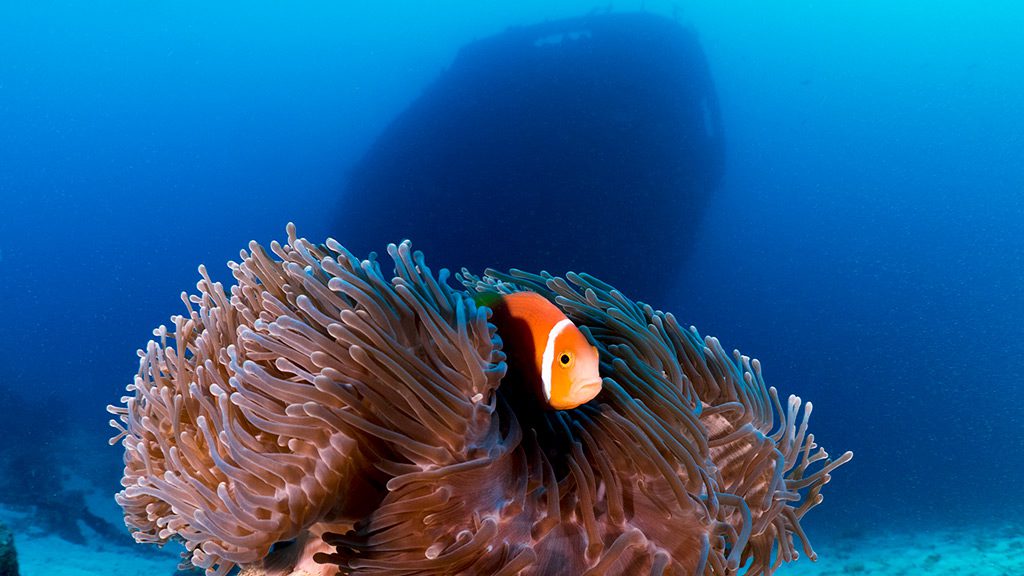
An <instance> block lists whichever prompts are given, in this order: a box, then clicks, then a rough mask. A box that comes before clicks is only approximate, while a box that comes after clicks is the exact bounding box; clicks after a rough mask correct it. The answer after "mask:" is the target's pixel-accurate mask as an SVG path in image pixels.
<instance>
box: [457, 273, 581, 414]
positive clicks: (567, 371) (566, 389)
mask: <svg viewBox="0 0 1024 576" xmlns="http://www.w3.org/2000/svg"><path fill="white" fill-rule="evenodd" d="M474 300H475V301H476V303H477V304H478V305H482V306H487V307H488V308H490V309H491V310H492V311H493V315H492V316H491V322H492V323H493V324H494V325H495V327H497V329H498V335H499V336H501V339H502V342H503V343H504V346H503V350H504V351H505V354H506V356H507V358H508V363H509V371H510V373H515V374H517V375H519V376H520V377H522V378H523V379H525V380H526V381H527V382H528V383H529V384H530V385H531V386H532V388H533V391H534V393H535V394H537V395H538V397H539V398H540V399H542V401H543V403H544V404H545V405H546V406H547V407H549V408H552V409H555V410H569V409H571V408H576V407H577V406H579V405H581V404H584V403H586V402H589V401H590V400H592V399H593V398H594V397H595V396H597V394H598V392H600V391H601V375H600V374H599V372H598V354H597V348H596V347H594V346H593V345H591V344H590V342H588V341H587V338H586V337H585V336H584V335H583V332H580V329H579V328H577V327H576V325H575V324H573V323H572V320H569V319H568V318H567V317H566V316H565V314H564V313H562V311H561V310H559V309H558V307H556V306H555V305H554V304H552V303H551V302H549V301H548V299H547V298H544V297H543V296H541V295H540V294H537V293H536V292H516V293H515V294H496V293H493V292H482V293H478V294H476V295H475V296H474Z"/></svg>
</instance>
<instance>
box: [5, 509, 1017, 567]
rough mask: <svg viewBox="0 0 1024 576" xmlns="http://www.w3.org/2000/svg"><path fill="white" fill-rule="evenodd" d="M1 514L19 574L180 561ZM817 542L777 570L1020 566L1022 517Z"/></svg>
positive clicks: (170, 551) (168, 552)
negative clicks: (813, 557)
mask: <svg viewBox="0 0 1024 576" xmlns="http://www.w3.org/2000/svg"><path fill="white" fill-rule="evenodd" d="M0 521H3V522H6V523H7V524H8V526H10V527H11V528H12V530H14V531H15V545H16V546H17V550H18V561H19V564H20V567H21V576H172V575H174V573H175V571H176V569H177V563H178V560H179V557H178V554H179V550H180V548H178V547H176V546H168V547H167V548H164V549H160V548H157V547H155V546H142V545H133V544H131V543H130V541H129V540H128V539H127V538H126V542H125V543H118V544H114V543H109V542H101V541H97V542H93V543H91V544H90V545H81V544H72V543H69V542H66V541H64V540H61V539H59V538H57V537H55V536H52V535H48V534H45V533H43V532H42V531H41V530H39V529H34V527H33V526H32V524H31V518H30V517H28V516H26V515H25V514H24V513H14V512H9V511H3V510H0ZM83 532H85V533H86V535H87V537H90V538H91V539H92V540H98V538H95V537H94V535H92V534H90V533H89V532H88V531H87V530H83ZM814 545H815V546H814V547H815V551H816V552H817V553H818V557H819V560H818V561H817V562H811V561H809V560H808V559H806V558H801V559H800V560H798V561H796V562H794V563H791V564H787V565H784V566H782V567H781V568H779V570H778V571H777V572H776V576H812V575H815V576H822V575H848V574H863V575H879V576H889V575H894V576H919V575H928V576H944V575H950V576H1007V575H1011V574H1024V523H1004V524H987V525H983V524H979V525H976V526H961V527H956V528H945V529H937V530H914V531H910V530H907V531H899V530H889V531H879V532H866V533H863V534H847V535H843V536H836V537H832V538H821V537H816V538H815V539H814Z"/></svg>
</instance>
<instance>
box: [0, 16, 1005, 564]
mask: <svg viewBox="0 0 1024 576" xmlns="http://www.w3.org/2000/svg"><path fill="white" fill-rule="evenodd" d="M595 10H596V11H598V12H605V11H608V10H610V11H611V12H612V13H619V12H637V11H641V10H642V11H646V12H650V13H654V14H659V15H663V16H665V17H667V18H671V19H675V20H677V21H678V22H680V23H681V24H683V25H685V26H686V27H689V28H690V29H692V30H693V31H694V32H695V33H696V37H697V39H698V40H699V44H700V47H701V49H702V50H703V53H704V56H705V57H706V61H707V65H708V68H709V72H710V77H711V79H712V81H713V83H714V91H715V93H716V94H717V100H718V107H719V110H720V116H721V129H722V131H723V134H724V138H723V140H724V146H725V148H724V163H723V168H722V173H721V177H720V181H719V182H718V183H717V184H716V187H715V189H714V192H713V193H712V194H710V195H709V197H708V198H707V200H706V203H705V204H704V205H703V207H702V211H701V213H700V217H699V218H696V219H695V220H694V221H693V222H690V223H688V225H687V233H688V235H687V236H686V239H685V243H684V242H682V241H681V240H680V238H679V237H677V236H673V235H667V236H666V237H664V238H663V239H662V240H659V242H660V243H663V244H662V245H661V248H664V250H661V251H659V253H658V257H659V259H660V260H658V261H654V262H651V261H644V262H640V261H638V259H642V258H643V257H644V256H643V254H640V255H637V254H636V253H634V252H631V251H630V250H628V246H623V247H622V250H621V253H620V252H616V251H615V250H614V249H613V250H611V251H603V252H602V253H601V255H602V256H605V257H606V261H607V262H608V263H609V265H608V266H607V269H606V270H602V272H601V277H602V279H604V280H607V281H608V282H610V283H611V284H613V285H620V286H627V285H633V284H634V282H635V279H634V275H635V274H637V270H638V269H647V268H651V269H658V270H660V272H659V273H660V274H662V275H663V276H664V279H662V280H659V284H658V286H659V287H660V288H661V290H660V292H659V293H658V294H657V295H656V296H655V295H651V296H648V295H647V294H644V293H629V294H628V295H629V296H630V297H632V298H635V299H638V300H642V301H648V302H650V303H651V304H652V305H654V306H655V307H657V308H659V309H663V310H666V311H671V312H673V313H674V314H675V315H676V316H677V317H678V318H679V319H680V321H681V322H682V323H683V324H684V325H687V326H688V325H690V324H692V325H695V326H696V327H697V328H699V329H700V331H701V333H702V334H711V335H714V336H717V337H718V338H719V339H720V340H721V341H722V343H723V345H724V346H725V347H726V349H728V350H731V349H732V348H738V349H739V350H741V351H742V352H743V353H744V354H748V355H751V356H753V357H756V358H759V359H760V360H761V362H762V363H763V366H764V374H765V379H766V381H767V382H768V384H770V385H772V386H775V387H777V388H779V390H780V392H781V393H783V394H790V393H792V394H797V395H799V396H800V397H802V398H803V399H805V400H810V401H812V402H813V403H814V415H813V417H812V429H813V431H814V433H815V436H816V438H817V439H818V440H819V442H820V443H821V444H822V445H824V446H826V447H827V448H829V450H830V452H833V453H835V454H840V453H842V452H843V451H845V450H852V451H854V453H855V454H856V456H855V458H854V460H853V461H852V462H851V463H849V464H847V465H845V466H843V467H842V468H841V469H840V470H838V471H837V472H836V473H835V475H834V478H833V480H832V482H831V483H830V484H829V486H828V488H827V490H826V491H825V492H826V494H825V495H826V499H825V503H824V504H823V505H822V506H821V507H820V508H818V509H816V510H815V511H814V512H813V513H812V514H809V515H808V518H807V521H806V522H805V525H804V527H805V529H806V531H807V533H808V535H809V537H810V539H811V542H812V543H814V544H815V548H816V550H817V552H818V555H819V557H820V560H819V561H818V563H817V564H811V563H810V562H808V561H807V560H805V559H802V560H800V561H798V562H797V564H796V565H793V566H783V567H782V568H780V569H779V571H778V573H779V574H797V573H799V574H805V573H807V574H811V573H814V574H831V573H838V572H841V571H843V570H847V571H854V572H856V571H860V572H867V573H881V572H882V571H883V569H885V567H886V566H890V565H891V566H896V565H897V563H898V562H909V563H910V564H909V565H910V566H916V567H917V568H918V569H920V568H921V567H922V566H924V567H927V566H929V564H928V563H927V562H930V566H932V568H933V569H934V570H933V571H934V572H935V573H939V567H941V566H942V565H943V563H944V562H953V560H952V559H951V557H953V556H956V557H958V558H963V559H964V560H963V562H964V564H958V566H959V569H960V570H961V571H962V570H964V568H963V566H964V565H968V566H973V567H974V568H975V570H976V571H975V572H973V573H978V574H981V573H992V574H1003V573H1013V571H1014V570H1019V569H1020V568H1021V564H1019V562H1020V559H1019V556H1020V547H1021V546H1024V541H1022V539H1024V526H1022V524H1021V523H1020V520H1019V517H1020V515H1021V513H1022V512H1024V498H1022V497H1021V493H1020V486H1021V479H1022V478H1024V435H1022V434H1021V428H1022V425H1024V408H1022V406H1024V386H1021V378H1022V374H1024V360H1022V358H1024V324H1022V320H1024V197H1022V191H1024V98H1022V96H1021V94H1024V35H1022V34H1021V33H1020V31H1021V30H1024V8H1021V7H1020V6H1019V5H1018V4H1017V3H1014V2H987V3H976V2H968V1H966V0H965V1H959V2H934V3H929V5H928V6H923V5H922V4H920V3H918V2H910V1H904V2H891V1H872V2H857V3H845V2H799V3H797V2H753V1H750V2H690V3H683V2H680V3H669V2H653V1H648V2H632V3H616V4H615V5H614V7H606V6H604V5H601V6H598V7H596V8H595V6H594V4H593V3H586V2H568V1H562V2H555V3H552V2H540V1H534V2H468V1H462V2H455V1H445V2H432V3H429V4H428V3H419V2H397V1H382V2H375V3H373V4H372V6H371V5H369V4H367V5H366V6H363V7H356V6H354V5H348V4H339V3H328V2H309V3H302V4H285V3H271V2H247V3H241V2H238V3H235V2H231V3H217V4H210V3H199V2H183V3H165V2H156V3H128V2H52V3H51V2H13V1H5V2H2V3H0V409H2V412H0V431H2V433H3V438H4V442H3V443H2V444H0V509H2V510H3V513H2V514H0V520H2V521H3V522H4V523H6V524H7V525H8V526H9V527H11V528H12V529H13V532H14V534H15V542H16V544H17V545H18V547H19V550H20V554H19V558H20V560H21V564H22V573H23V574H28V575H33V574H79V573H82V574H86V573H96V574H103V573H113V572H114V570H113V568H112V567H111V563H113V562H117V572H118V573H121V574H125V573H139V574H157V573H160V574H172V573H173V572H174V564H175V562H174V559H175V556H176V554H169V553H167V552H164V551H158V550H156V549H150V548H149V547H143V546H136V545H134V544H132V543H131V541H130V538H129V537H128V536H127V531H126V530H122V529H121V526H122V524H121V520H120V512H119V510H118V508H117V506H116V504H115V503H114V502H113V497H112V495H113V493H114V492H116V491H117V490H118V489H119V486H118V481H119V478H120V473H121V466H122V465H121V450H120V449H119V448H117V447H109V446H107V444H106V441H107V439H108V438H109V437H110V436H112V434H113V432H112V430H111V429H110V428H109V427H108V425H107V420H108V419H109V416H108V415H107V414H106V413H105V412H104V408H105V407H106V405H108V404H111V403H117V401H118V398H120V396H122V395H123V394H124V392H123V390H124V386H125V385H126V384H128V383H130V382H131V379H132V377H133V375H134V374H135V372H136V371H137V369H138V357H137V356H136V354H135V351H136V350H137V349H138V348H140V347H142V346H144V344H145V343H146V341H147V340H149V339H150V338H151V337H152V330H153V328H154V327H156V326H159V325H160V324H166V323H167V322H168V320H167V319H168V317H169V316H170V315H171V314H178V313H180V312H181V310H182V305H181V301H180V296H179V295H180V293H181V292H182V291H184V290H187V291H190V292H191V291H194V288H195V283H196V281H197V280H198V274H197V272H196V267H197V266H198V265H199V264H200V263H205V264H206V266H207V268H209V270H210V271H211V274H212V275H213V276H214V278H215V279H218V280H221V281H227V280H229V279H230V275H229V273H228V270H227V268H226V267H225V266H224V264H223V263H224V262H226V261H228V260H230V259H237V257H238V251H239V249H241V248H244V247H245V246H246V245H247V243H248V242H249V241H250V240H252V239H255V240H257V241H259V242H261V243H264V244H266V243H269V242H270V241H271V240H275V239H276V240H283V239H284V238H285V232H284V230H285V225H286V223H287V222H289V221H291V222H295V223H296V225H297V227H298V230H299V232H300V234H301V235H303V236H305V237H307V238H310V239H323V238H326V237H333V238H336V239H337V240H339V241H340V242H342V243H343V244H346V245H349V244H352V245H357V244H359V243H360V242H364V241H365V240H364V239H363V238H358V237H355V238H349V237H347V236H346V230H345V229H344V227H343V226H342V225H340V224H339V217H340V215H342V214H345V215H346V216H347V217H354V218H357V219H358V218H359V217H360V216H359V214H358V213H356V214H354V215H353V214H350V213H347V212H346V211H347V210H348V209H349V206H352V205H355V204H357V203H358V199H353V198H348V197H346V196H345V192H346V186H347V182H348V179H349V177H350V174H351V173H352V172H351V171H352V167H353V166H354V165H356V164H357V162H359V160H360V159H361V158H362V157H363V156H364V154H366V152H367V150H368V149H370V146H371V145H372V144H373V142H374V141H375V139H377V138H378V136H379V135H380V134H381V133H382V132H383V131H384V130H385V129H386V128H387V127H388V126H389V125H390V124H391V123H392V121H393V120H394V119H395V118H396V117H397V116H398V115H399V114H400V113H401V112H402V111H403V110H404V109H406V107H408V106H409V105H410V104H411V103H413V102H414V101H415V100H416V98H417V97H419V96H420V95H421V94H422V93H423V92H424V90H425V89H426V88H427V87H428V86H429V85H430V84H431V82H433V81H434V80H435V79H436V78H437V77H438V75H439V74H441V73H442V72H443V71H444V70H445V69H446V68H447V67H448V66H449V65H450V64H451V63H452V61H453V59H454V58H455V57H456V54H457V53H458V51H459V49H460V47H462V46H464V45H465V44H467V43H470V42H472V41H474V40H476V39H479V38H483V37H487V36H490V35H494V34H498V33H500V32H502V31H503V30H505V29H507V28H508V27H510V26H528V25H532V24H536V23H538V22H543V21H545V20H558V19H563V18H570V17H578V16H583V15H586V14H588V13H593V11H595ZM652 59H653V61H655V62H656V61H657V54H654V55H652ZM457 105H458V103H457V102H453V103H452V106H457ZM587 105H588V102H587V101H586V99H585V98H581V99H580V101H579V106H581V107H586V106H587ZM542 128H543V127H542ZM552 130H554V127H552ZM641 155H642V154H641ZM584 176H585V175H581V177H584ZM513 200H514V199H513ZM499 205H500V203H499V202H495V206H499ZM390 209H393V210H396V211H401V210H402V205H401V202H396V203H395V204H394V205H393V206H391V207H390ZM580 209H581V210H582V209H583V207H582V206H581V207H580ZM538 210H540V211H543V210H544V205H543V202H541V204H540V207H539V208H538ZM560 210H568V212H569V213H568V214H567V215H566V216H567V218H571V211H572V207H571V206H570V207H569V208H568V209H566V208H565V207H560ZM599 212H600V211H599ZM466 217H467V218H474V219H477V220H479V221H483V222H491V221H493V222H494V227H495V230H499V229H500V230H501V232H500V233H495V234H494V235H488V236H487V237H481V238H480V239H479V241H480V242H481V243H486V244H487V245H489V246H490V247H491V248H492V249H493V251H494V252H495V254H496V256H495V259H496V261H498V260H501V258H502V257H501V256H500V255H501V251H502V244H503V242H514V241H516V238H515V237H509V235H513V236H515V235H521V236H522V237H527V238H531V237H544V236H545V235H547V234H548V233H550V230H547V229H543V228H536V229H535V228H532V227H531V226H532V225H533V224H534V221H533V220H531V219H522V218H517V219H516V222H515V226H514V227H512V228H511V229H510V227H509V225H508V223H507V222H504V221H503V214H502V213H501V211H500V210H488V209H486V207H484V208H481V209H479V210H476V211H475V212H473V213H471V214H468V215H467V216H466ZM652 217H653V215H652ZM680 218H682V215H680ZM536 222H538V223H542V224H543V226H552V225H557V224H552V223H551V220H550V219H549V218H537V220H536ZM637 225H641V226H642V223H637V222H628V223H626V222H623V221H621V220H620V219H619V213H618V212H616V211H614V210H608V211H606V212H604V213H599V214H598V217H596V218H594V219H593V220H591V221H589V222H588V223H587V226H581V227H580V229H579V230H578V231H577V233H578V234H581V235H587V234H594V235H599V234H601V233H602V230H616V229H620V228H622V227H623V226H637ZM503 226H504V227H503ZM502 227H503V228H502ZM446 238H448V236H446V233H445V231H444V230H441V229H438V230H437V236H436V237H433V238H430V239H424V242H427V243H433V244H439V245H443V244H444V242H445V239H446ZM401 239H402V238H401V237H398V236H396V237H394V238H392V241H396V242H397V241H399V240H401ZM412 240H413V242H414V246H415V245H417V242H418V240H417V238H415V237H413V238H412ZM674 242H678V243H679V246H678V249H677V250H676V249H675V248H673V246H674V244H673V243H674ZM581 245H582V246H584V247H585V246H586V245H587V243H586V242H585V241H583V242H581ZM442 247H443V246H442ZM555 248H557V247H555ZM375 249H376V250H378V251H383V249H384V246H383V245H379V246H376V248H375ZM457 249H458V247H457V246H455V247H453V250H457ZM357 254H359V252H357ZM426 256H427V260H428V262H431V261H432V260H431V259H432V256H431V252H427V254H426ZM549 258H550V259H549V260H547V261H549V262H550V264H547V265H546V267H547V269H548V270H549V271H551V272H553V273H556V274H562V273H564V272H565V271H566V270H567V269H569V268H570V267H569V266H565V267H560V265H559V259H558V250H557V249H554V248H553V253H552V254H551V255H550V256H549ZM445 265H458V264H457V263H454V264H448V263H447V262H446V263H445ZM497 265H499V266H502V267H509V266H516V265H517V264H516V263H515V262H505V261H504V260H501V261H500V262H498V264H497ZM474 271H475V272H481V271H482V270H474ZM580 271H586V270H580ZM637 285H640V286H642V285H643V284H642V283H637ZM83 507H86V508H87V509H88V510H89V512H88V514H85V515H82V516H81V518H80V519H78V520H77V522H79V525H78V526H77V527H75V526H70V527H69V526H67V523H68V520H67V519H68V518H74V516H69V514H74V511H80V510H81V509H82V508H83ZM105 521H106V522H105ZM62 522H63V524H64V527H63V528H59V526H60V525H61V524H62ZM104 522H105V523H104ZM72 524H74V522H72ZM110 526H113V527H114V529H113V530H112V531H111V530H110ZM942 531H952V532H953V534H954V535H956V536H957V538H952V539H949V540H948V541H949V542H954V541H955V542H957V543H958V545H956V546H953V545H945V544H941V543H942V542H946V541H947V540H944V539H943V538H941V537H939V536H936V534H938V533H941V532H942ZM54 536H58V538H54ZM873 538H876V539H877V538H883V539H884V538H891V539H892V540H891V542H889V544H887V543H886V542H887V541H885V540H872V539H873ZM33 542H42V543H46V545H45V546H38V547H34V546H33ZM851 542H852V543H851ZM893 542H897V543H898V544H893ZM922 542H924V543H928V542H930V543H931V544H930V545H926V544H922ZM936 542H939V543H940V544H938V545H936ZM887 545H891V546H892V547H893V548H895V549H901V550H902V552H901V554H902V556H903V558H901V559H898V560H897V559H896V558H889V559H880V558H878V557H875V556H871V557H870V558H869V556H868V554H869V553H870V550H871V549H872V548H873V549H875V550H880V549H888V548H886V546H887ZM926 546H927V547H926ZM90 555H92V556H94V557H96V558H100V559H101V561H91V560H89V559H88V557H89V556H90ZM935 555H938V557H937V558H936V557H935ZM73 556H74V557H81V558H79V559H71V558H72V557H73ZM1015 556H1016V562H1018V563H1017V564H1001V563H999V562H1003V561H1007V562H1012V561H1014V557H1015ZM993 557H996V558H997V559H993ZM929 558H931V560H929ZM958 561H959V560H958ZM841 562H844V563H843V564H841ZM886 562H889V563H890V564H886ZM914 562H917V564H914ZM101 564H103V565H104V566H106V568H103V567H99V568H96V567H97V566H101ZM155 566H165V567H166V568H165V569H161V570H162V571H154V570H158V569H157V568H155ZM841 566H842V567H841ZM857 566H859V569H858V568H857ZM900 566H903V565H900ZM850 567H853V568H852V569H851V568H850ZM97 570H99V571H97ZM104 570H110V572H106V571H104ZM893 570H894V573H895V571H896V568H893ZM984 570H990V572H984ZM968 573H972V572H970V571H968Z"/></svg>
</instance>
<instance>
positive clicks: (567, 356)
mask: <svg viewBox="0 0 1024 576" xmlns="http://www.w3.org/2000/svg"><path fill="white" fill-rule="evenodd" d="M572 361H573V355H572V352H569V351H568V350H566V351H565V352H562V353H561V354H559V356H558V364H559V365H560V366H561V367H562V368H568V367H569V366H572Z"/></svg>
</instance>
